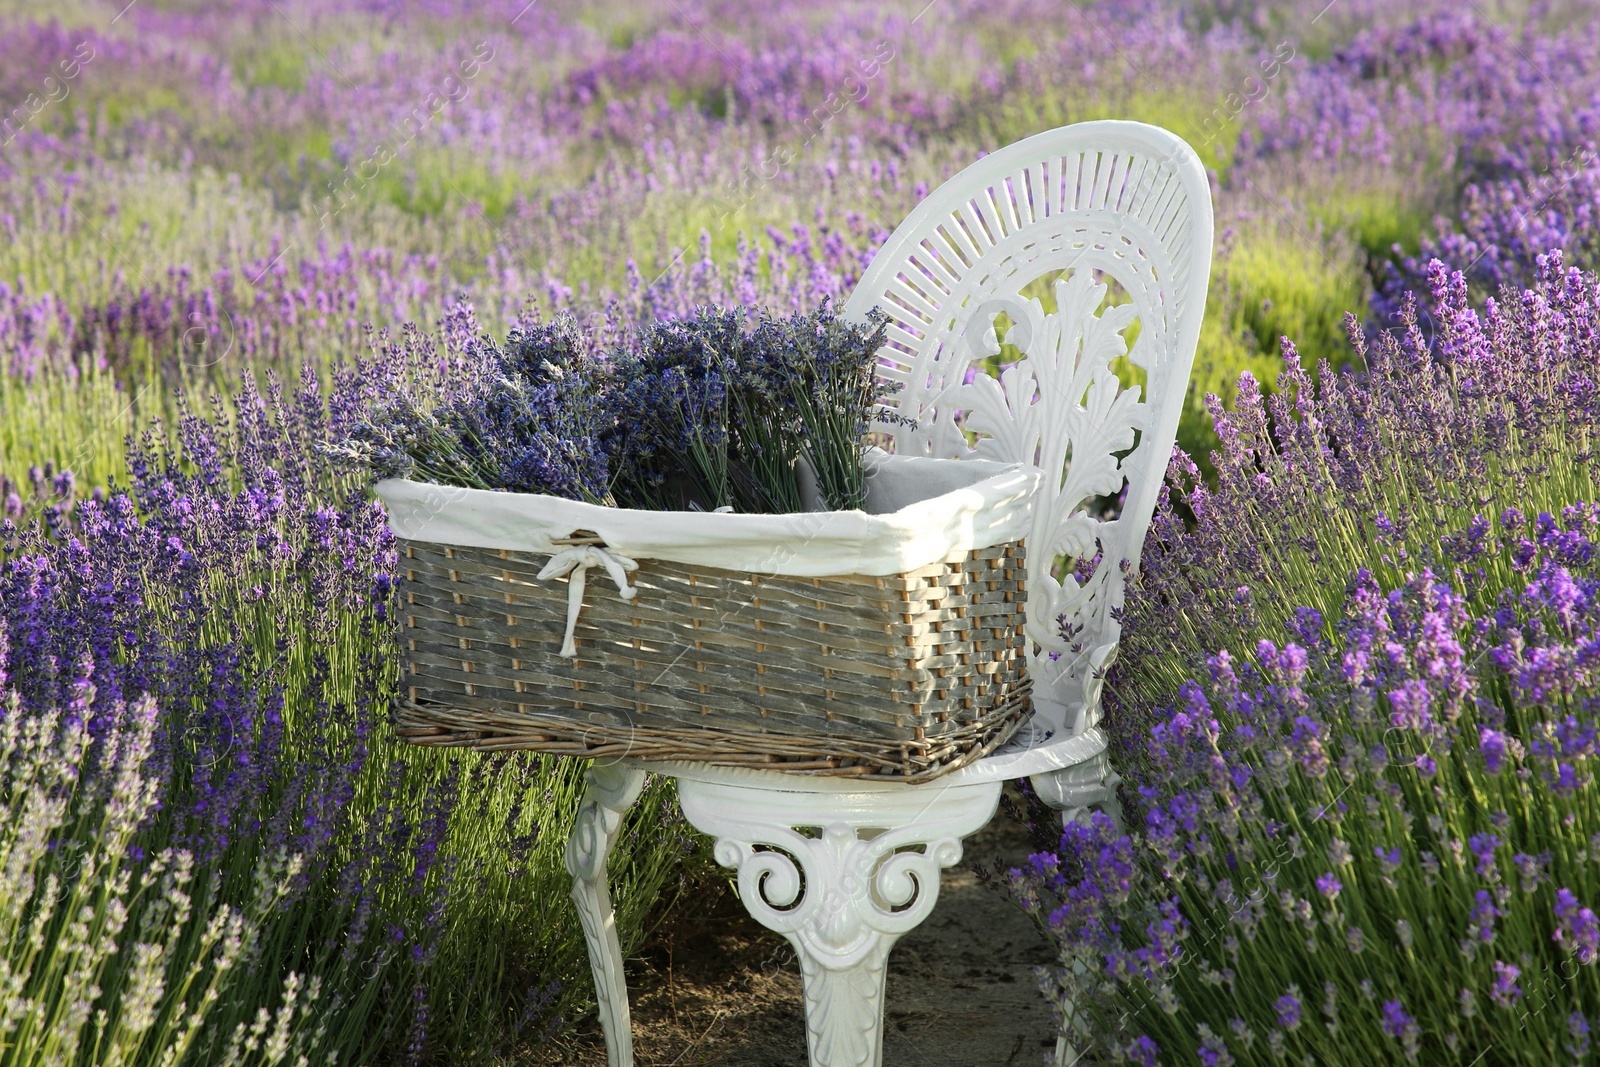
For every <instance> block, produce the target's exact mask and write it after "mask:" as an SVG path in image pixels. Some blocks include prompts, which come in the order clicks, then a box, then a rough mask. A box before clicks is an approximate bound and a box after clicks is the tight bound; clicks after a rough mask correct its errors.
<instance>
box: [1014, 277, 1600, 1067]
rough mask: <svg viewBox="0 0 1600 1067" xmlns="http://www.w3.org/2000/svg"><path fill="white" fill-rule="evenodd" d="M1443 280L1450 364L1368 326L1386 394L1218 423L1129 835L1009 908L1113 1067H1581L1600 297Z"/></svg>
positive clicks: (1169, 531)
mask: <svg viewBox="0 0 1600 1067" xmlns="http://www.w3.org/2000/svg"><path fill="white" fill-rule="evenodd" d="M1431 273H1432V279H1433V282H1434V289H1433V299H1434V301H1435V302H1436V303H1437V305H1438V306H1439V308H1440V309H1441V310H1440V315H1441V323H1440V334H1439V336H1438V338H1437V343H1436V344H1430V343H1429V342H1428V339H1427V338H1425V337H1424V336H1423V335H1422V334H1421V332H1420V330H1418V329H1417V327H1416V323H1415V318H1414V316H1412V315H1411V313H1410V312H1409V310H1408V312H1407V314H1408V317H1409V323H1408V326H1409V329H1408V330H1407V332H1406V333H1405V334H1404V335H1401V336H1394V335H1385V336H1382V337H1380V338H1379V340H1378V342H1377V343H1376V345H1375V346H1374V347H1370V348H1368V347H1365V344H1366V342H1365V341H1364V340H1363V337H1362V334H1361V333H1360V331H1359V330H1358V329H1356V328H1355V326H1354V324H1353V323H1352V337H1353V338H1354V339H1355V342H1356V344H1357V346H1358V351H1360V353H1361V355H1362V356H1363V358H1364V361H1365V364H1366V369H1365V371H1364V373H1362V374H1360V375H1338V374H1335V373H1334V372H1332V371H1331V370H1330V369H1327V368H1323V372H1322V374H1321V376H1320V378H1319V380H1318V381H1317V382H1315V383H1314V382H1312V381H1311V380H1310V378H1309V377H1308V376H1306V375H1304V374H1303V373H1302V372H1299V371H1298V369H1297V367H1296V363H1297V361H1296V360H1295V359H1294V355H1293V353H1292V352H1290V353H1288V354H1287V355H1286V368H1285V372H1284V378H1283V379H1281V380H1285V381H1286V384H1287V387H1288V388H1287V390H1286V392H1285V393H1284V394H1283V395H1280V396H1278V397H1275V398H1273V399H1272V400H1271V401H1269V402H1265V403H1264V402H1263V401H1262V400H1261V398H1260V395H1259V392H1258V391H1257V390H1256V389H1255V388H1254V385H1253V383H1252V382H1251V381H1250V380H1249V379H1248V378H1246V379H1245V380H1244V381H1242V382H1241V383H1240V389H1239V395H1240V397H1241V401H1240V404H1239V406H1238V407H1237V408H1236V409H1235V410H1234V411H1231V412H1229V411H1224V410H1222V409H1221V407H1220V405H1217V404H1216V402H1215V400H1214V399H1213V405H1214V411H1215V413H1216V418H1217V426H1218V433H1219V434H1220V436H1221V439H1222V441H1223V443H1224V447H1223V451H1222V453H1221V454H1220V455H1219V456H1218V457H1216V466H1217V470H1218V473H1219V484H1218V485H1217V487H1216V488H1215V489H1211V488H1208V487H1206V486H1205V485H1204V484H1203V483H1198V482H1197V481H1196V480H1195V479H1194V477H1193V474H1192V472H1193V467H1192V465H1190V464H1188V462H1187V460H1186V459H1185V457H1183V456H1182V454H1181V453H1178V454H1176V455H1175V462H1174V466H1173V468H1172V471H1171V478H1170V486H1169V493H1170V495H1167V496H1165V497H1164V498H1163V502H1162V505H1161V508H1160V511H1159V514H1158V516H1157V521H1156V523H1155V524H1154V526H1153V529H1152V533H1151V537H1150V539H1149V541H1148V542H1147V545H1146V549H1145V563H1144V568H1143V573H1142V574H1141V577H1140V579H1139V581H1138V584H1137V586H1136V589H1137V595H1136V596H1133V595H1130V599H1129V607H1128V612H1127V615H1126V618H1125V627H1126V637H1125V639H1124V653H1123V657H1122V658H1121V659H1120V660H1119V663H1120V664H1122V666H1119V667H1118V668H1117V669H1116V670H1115V672H1114V675H1113V677H1112V678H1111V679H1110V680H1109V682H1108V685H1107V693H1108V724H1109V725H1110V727H1111V729H1112V730H1113V732H1114V734H1115V736H1116V738H1117V744H1118V745H1119V747H1120V757H1119V759H1120V763H1119V765H1120V766H1121V767H1122V768H1123V770H1124V773H1125V775H1126V777H1127V780H1128V783H1129V786H1128V788H1127V789H1126V790H1125V792H1128V793H1129V794H1130V795H1129V796H1128V800H1129V801H1130V805H1129V806H1130V808H1131V810H1133V811H1134V812H1136V813H1137V815H1138V818H1137V819H1136V820H1135V822H1136V825H1137V826H1138V829H1137V831H1136V832H1133V833H1130V834H1122V833H1119V832H1117V831H1116V830H1114V829H1113V828H1112V826H1111V824H1110V822H1109V821H1108V820H1106V819H1105V817H1104V816H1097V817H1096V818H1095V820H1094V821H1093V822H1092V824H1091V825H1087V826H1084V825H1075V826H1070V827H1068V828H1067V831H1066V833H1065V834H1064V835H1063V836H1062V838H1061V841H1060V845H1059V847H1058V848H1053V849H1049V850H1047V851H1043V852H1041V853H1039V854H1037V855H1035V856H1034V857H1033V858H1032V860H1031V865H1030V867H1029V868H1028V869H1025V870H1017V871H1014V872H1012V875H1011V888H1012V891H1013V893H1014V894H1015V895H1016V896H1017V898H1018V899H1019V900H1021V901H1022V902H1023V903H1024V905H1025V906H1027V907H1028V908H1029V909H1030V910H1032V911H1033V912H1034V913H1035V914H1036V915H1037V916H1038V917H1039V919H1040V921H1041V923H1042V924H1043V925H1044V927H1045V929H1046V930H1047V932H1048V933H1049V934H1050V935H1051V936H1052V937H1053V938H1054V939H1055V940H1056V941H1057V943H1058V944H1059V945H1060V946H1061V953H1062V961H1061V966H1060V968H1058V969H1056V970H1054V971H1052V972H1051V973H1050V976H1049V980H1048V987H1049V990H1050V992H1051V994H1052V999H1053V1000H1055V1001H1056V1002H1057V1003H1059V1004H1060V1005H1062V1006H1063V1009H1064V1010H1065V1011H1067V1013H1068V1019H1069V1022H1070V1026H1071V1027H1072V1028H1073V1030H1074V1032H1075V1033H1076V1034H1077V1035H1078V1036H1079V1037H1080V1038H1081V1039H1084V1040H1086V1041H1088V1042H1091V1043H1093V1044H1094V1045H1095V1046H1096V1047H1098V1048H1100V1049H1102V1050H1104V1051H1105V1052H1107V1053H1109V1054H1110V1055H1111V1056H1112V1058H1113V1059H1116V1060H1119V1061H1130V1062H1137V1063H1144V1064H1153V1063H1156V1062H1189V1061H1190V1060H1193V1059H1196V1058H1198V1059H1199V1061H1200V1062H1202V1063H1207V1064H1213V1065H1215V1064H1226V1063H1234V1062H1256V1061H1275V1060H1277V1059H1284V1060H1287V1061H1288V1062H1304V1063H1314V1062H1315V1063H1320V1062H1345V1061H1346V1060H1348V1059H1353V1058H1362V1059H1368V1060H1374V1061H1378V1062H1397V1061H1404V1062H1422V1063H1458V1062H1459V1063H1473V1062H1496V1063H1529V1064H1532V1063H1552V1062H1584V1061H1585V1059H1586V1057H1587V1056H1588V1055H1589V1039H1588V1036H1587V1035H1588V1030H1589V1028H1590V1026H1591V1025H1592V1024H1593V1023H1594V1022H1595V1021H1596V1018H1597V1015H1596V1013H1597V1011H1600V981H1597V980H1596V977H1595V975H1596V972H1595V971H1594V969H1593V967H1592V966H1591V965H1592V964H1594V962H1595V961H1596V959H1597V954H1600V925H1597V922H1596V920H1595V918H1594V912H1593V911H1592V908H1593V907H1594V905H1595V903H1596V901H1597V900H1600V884H1597V883H1596V881H1595V879H1594V878H1593V876H1592V871H1593V869H1594V868H1593V858H1592V857H1591V856H1590V855H1589V852H1590V848H1591V845H1592V844H1597V843H1600V809H1597V808H1596V807H1595V806H1594V804H1593V797H1592V795H1591V794H1592V790H1589V789H1587V788H1586V787H1587V785H1588V783H1589V782H1590V781H1592V775H1593V768H1592V765H1591V761H1592V759H1593V757H1594V753H1595V737H1596V724H1595V718H1594V709H1595V707H1596V706H1597V703H1600V697H1597V696H1596V693H1595V686H1594V684H1593V683H1594V680H1593V679H1592V678H1591V677H1590V674H1591V672H1590V670H1589V665H1588V660H1589V654H1588V652H1587V651H1585V650H1586V649H1588V648H1589V647H1590V646H1591V645H1592V644H1593V643H1594V641H1595V637H1594V628H1595V623H1596V621H1597V620H1600V614H1597V612H1600V609H1597V608H1596V607H1595V606H1594V604H1593V601H1594V597H1595V594H1596V591H1597V590H1600V581H1597V577H1600V576H1597V574H1596V571H1595V551H1594V539H1595V538H1596V536H1597V535H1600V507H1597V506H1596V505H1595V504H1592V503H1586V502H1585V501H1593V500H1595V499H1596V493H1595V490H1596V484H1595V479H1594V468H1595V463H1594V455H1593V452H1592V443H1591V442H1592V441H1593V440H1594V431H1595V421H1594V420H1595V416H1596V411H1595V407H1594V400H1593V393H1594V390H1593V385H1592V379H1591V377H1590V375H1591V373H1592V368H1593V366H1594V360H1595V356H1596V354H1597V353H1596V346H1597V344H1600V334H1597V333H1596V326H1597V325H1600V281H1597V279H1596V278H1595V277H1594V276H1592V275H1586V274H1583V273H1581V272H1579V271H1577V270H1567V269H1564V268H1563V264H1562V261H1561V257H1560V256H1559V255H1556V254H1552V255H1550V256H1547V257H1545V258H1544V259H1543V260H1542V261H1541V263H1540V279H1539V283H1538V285H1537V286H1536V287H1535V288H1534V289H1531V290H1528V291H1526V292H1524V293H1521V294H1517V293H1514V292H1513V293H1507V294H1506V298H1505V299H1504V300H1502V301H1499V302H1491V303H1490V304H1489V306H1488V307H1487V308H1486V310H1485V312H1484V314H1483V315H1482V316H1480V315H1479V313H1478V312H1477V311H1476V310H1474V309H1473V308H1472V307H1471V305H1470V302H1469V300H1468V296H1467V285H1466V281H1465V279H1464V277H1463V276H1462V275H1461V274H1460V273H1456V274H1447V273H1446V272H1445V271H1444V269H1443V267H1442V266H1441V265H1439V264H1438V263H1437V262H1436V263H1435V264H1434V265H1433V267H1432V268H1431ZM1180 505H1181V509H1180ZM1197 669H1198V674H1197V673H1196V671H1197ZM1197 676H1198V677H1200V678H1201V679H1203V682H1204V684H1197V683H1196V682H1195V681H1193V679H1194V678H1195V677H1197ZM1591 837H1594V838H1595V841H1594V842H1591V840H1590V838H1591Z"/></svg>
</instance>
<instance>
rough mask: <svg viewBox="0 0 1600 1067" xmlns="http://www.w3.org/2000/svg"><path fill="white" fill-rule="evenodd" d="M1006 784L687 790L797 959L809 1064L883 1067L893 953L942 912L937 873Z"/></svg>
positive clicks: (688, 786) (755, 908)
mask: <svg viewBox="0 0 1600 1067" xmlns="http://www.w3.org/2000/svg"><path fill="white" fill-rule="evenodd" d="M1000 785H1001V783H999V782H985V783H982V784H978V785H968V786H957V787H949V788H941V787H939V785H938V784H937V783H933V784H931V785H929V786H925V787H906V788H904V789H896V790H893V791H882V792H859V793H845V792H821V791H818V792H791V791H788V789H786V788H785V787H784V785H783V784H781V783H768V784H754V783H752V784H744V783H739V784H729V783H726V782H715V783H713V782H700V781H693V780H682V781H680V782H679V785H678V796H679V800H680V802H681V803H682V805H683V813H684V815H685V816H686V817H687V818H688V820H689V822H690V823H692V824H693V825H694V826H695V827H697V828H698V829H699V830H701V831H702V832H703V833H706V834H709V835H711V836H712V837H714V838H715V839H716V857H717V862H719V863H721V864H722V865H723V866H725V867H733V868H736V869H737V871H738V884H739V897H740V900H741V901H743V903H744V906H745V908H746V910H748V911H749V913H750V914H751V916H752V917H754V918H755V919H756V921H757V922H759V923H761V924H762V925H763V926H765V927H766V928H767V929H769V930H772V931H774V932H776V933H780V934H782V935H784V936H785V937H787V938H788V939H789V943H790V944H791V945H793V946H794V950H795V953H796V954H797V955H798V956H799V958H800V973H801V979H802V982H803V984H804V991H805V1008H806V1044H807V1047H808V1049H809V1050H810V1061H811V1067H880V1065H881V1064H882V1062H883V990H884V977H885V973H886V969H887V964H888V958H889V950H890V949H891V948H893V947H894V944H895V942H896V941H897V940H899V938H900V936H901V935H902V934H905V933H907V932H908V931H910V930H912V929H913V928H915V927H916V925H917V924H918V923H920V922H922V920H923V919H925V918H927V916H928V913H929V912H930V911H932V910H933V905H934V902H935V901H936V900H937V899H938V896H939V871H940V869H941V868H943V867H948V866H950V865H951V864H953V863H955V862H956V861H958V860H959V859H960V858H961V839H962V838H963V837H965V836H967V835H968V834H971V833H974V832H975V831H977V830H978V829H980V828H981V827H982V826H983V825H984V824H985V823H987V822H988V821H989V819H990V818H991V817H993V815H994V812H995V808H996V807H997V806H998V804H999V799H1000ZM789 788H792V787H789Z"/></svg>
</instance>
